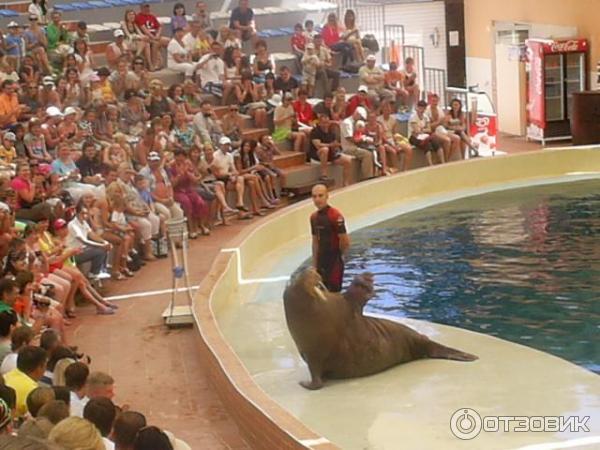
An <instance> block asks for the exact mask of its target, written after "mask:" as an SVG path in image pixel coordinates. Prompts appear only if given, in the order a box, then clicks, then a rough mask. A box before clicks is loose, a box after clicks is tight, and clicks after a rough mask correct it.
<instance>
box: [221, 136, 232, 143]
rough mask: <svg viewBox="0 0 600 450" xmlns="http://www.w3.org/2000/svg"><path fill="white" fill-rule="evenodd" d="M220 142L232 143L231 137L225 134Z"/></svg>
mask: <svg viewBox="0 0 600 450" xmlns="http://www.w3.org/2000/svg"><path fill="white" fill-rule="evenodd" d="M219 144H221V145H225V144H231V139H229V138H228V137H227V136H223V137H222V138H221V139H219Z"/></svg>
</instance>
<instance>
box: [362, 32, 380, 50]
mask: <svg viewBox="0 0 600 450" xmlns="http://www.w3.org/2000/svg"><path fill="white" fill-rule="evenodd" d="M361 43H362V46H363V47H364V48H368V49H369V51H371V52H372V53H377V52H378V51H379V43H378V42H377V39H376V38H375V36H374V35H372V34H365V35H364V36H363V38H362V41H361Z"/></svg>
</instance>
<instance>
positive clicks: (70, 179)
mask: <svg viewBox="0 0 600 450" xmlns="http://www.w3.org/2000/svg"><path fill="white" fill-rule="evenodd" d="M57 153H58V158H56V159H55V160H54V161H52V173H53V174H57V175H58V176H59V177H60V178H59V180H60V181H61V183H62V186H63V188H64V189H65V190H66V191H67V192H68V193H69V194H71V196H72V197H73V200H74V201H75V203H77V202H78V201H79V199H80V198H81V197H83V195H84V194H92V195H93V196H94V197H95V198H101V197H103V196H104V186H103V185H102V184H101V183H96V184H97V185H96V186H95V185H94V184H87V183H85V182H84V183H82V182H81V181H82V177H81V173H80V171H79V168H78V167H77V165H76V164H75V162H74V161H73V159H72V158H71V147H70V146H68V145H61V146H60V147H59V148H58V152H57ZM87 179H88V181H89V178H87Z"/></svg>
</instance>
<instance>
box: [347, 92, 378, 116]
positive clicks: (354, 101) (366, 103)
mask: <svg viewBox="0 0 600 450" xmlns="http://www.w3.org/2000/svg"><path fill="white" fill-rule="evenodd" d="M359 106H362V107H363V108H364V109H365V110H367V111H372V110H373V109H374V108H373V102H372V101H371V99H370V98H369V88H368V87H367V86H365V85H364V84H363V85H361V86H359V87H358V92H357V93H356V94H354V95H353V96H352V97H350V100H348V104H347V105H346V117H349V116H351V115H352V114H353V113H354V111H355V110H356V108H358V107H359Z"/></svg>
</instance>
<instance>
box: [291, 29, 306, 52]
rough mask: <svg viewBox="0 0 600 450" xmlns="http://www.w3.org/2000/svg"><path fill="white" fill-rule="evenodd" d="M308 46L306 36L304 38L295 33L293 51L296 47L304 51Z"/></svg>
mask: <svg viewBox="0 0 600 450" xmlns="http://www.w3.org/2000/svg"><path fill="white" fill-rule="evenodd" d="M305 46H306V36H304V35H303V34H296V33H294V34H293V35H292V50H293V49H294V47H296V48H298V49H300V50H302V51H304V47H305Z"/></svg>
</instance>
